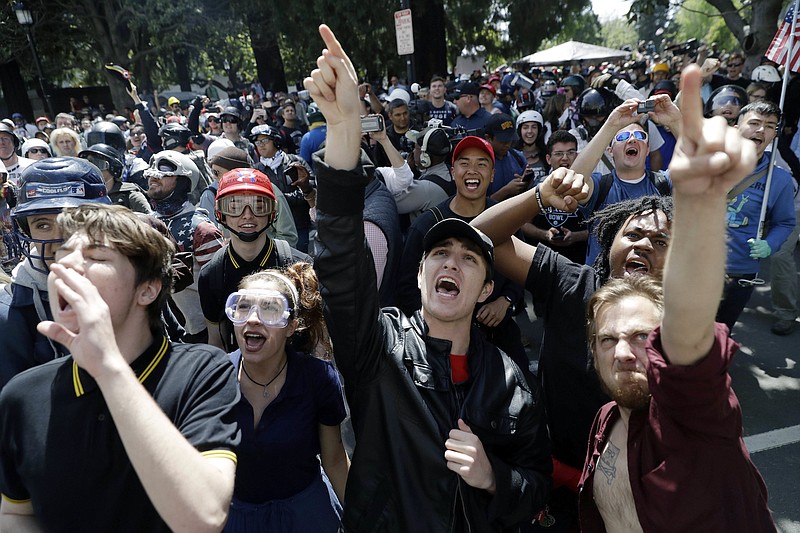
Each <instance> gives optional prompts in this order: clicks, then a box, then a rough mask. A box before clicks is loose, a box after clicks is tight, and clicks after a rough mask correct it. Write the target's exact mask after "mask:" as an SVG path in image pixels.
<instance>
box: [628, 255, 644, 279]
mask: <svg viewBox="0 0 800 533" xmlns="http://www.w3.org/2000/svg"><path fill="white" fill-rule="evenodd" d="M649 272H650V263H649V262H648V261H647V260H646V259H643V258H640V257H633V258H631V259H628V260H627V261H626V262H625V275H626V276H631V275H644V274H647V273H649Z"/></svg>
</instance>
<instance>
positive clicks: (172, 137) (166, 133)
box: [158, 122, 192, 150]
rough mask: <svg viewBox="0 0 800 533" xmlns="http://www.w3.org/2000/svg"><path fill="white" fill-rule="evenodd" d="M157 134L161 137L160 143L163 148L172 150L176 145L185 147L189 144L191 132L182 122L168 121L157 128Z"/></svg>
mask: <svg viewBox="0 0 800 533" xmlns="http://www.w3.org/2000/svg"><path fill="white" fill-rule="evenodd" d="M158 136H159V137H161V144H162V146H163V147H164V150H172V149H173V148H176V147H178V146H180V147H185V146H186V145H187V144H189V140H190V139H191V137H192V132H191V131H189V128H187V127H186V126H184V125H183V124H179V123H177V122H168V123H167V124H164V125H163V126H161V129H159V130H158Z"/></svg>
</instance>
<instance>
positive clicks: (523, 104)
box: [517, 91, 536, 113]
mask: <svg viewBox="0 0 800 533" xmlns="http://www.w3.org/2000/svg"><path fill="white" fill-rule="evenodd" d="M535 106H536V100H535V99H534V97H533V93H532V92H530V91H528V92H526V93H523V92H522V91H520V92H519V93H517V111H519V112H520V113H521V112H523V111H525V110H526V109H533V108H534V107H535Z"/></svg>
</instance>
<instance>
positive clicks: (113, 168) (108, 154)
mask: <svg viewBox="0 0 800 533" xmlns="http://www.w3.org/2000/svg"><path fill="white" fill-rule="evenodd" d="M90 156H94V157H97V158H100V159H102V160H103V161H106V162H107V163H108V171H109V172H110V173H111V175H112V176H113V177H114V179H115V180H118V179H120V178H122V171H123V170H125V156H123V155H122V154H121V153H120V152H119V150H117V149H115V148H114V147H113V146H109V145H107V144H102V143H98V144H93V145H92V146H90V147H89V148H87V149H86V150H81V153H79V154H78V157H80V158H81V159H86V160H89V158H90ZM90 162H91V161H90Z"/></svg>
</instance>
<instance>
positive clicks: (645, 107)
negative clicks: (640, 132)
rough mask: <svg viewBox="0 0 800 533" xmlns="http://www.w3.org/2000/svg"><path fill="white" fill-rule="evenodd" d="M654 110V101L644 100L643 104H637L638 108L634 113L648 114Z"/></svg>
mask: <svg viewBox="0 0 800 533" xmlns="http://www.w3.org/2000/svg"><path fill="white" fill-rule="evenodd" d="M655 109H656V102H655V100H645V101H644V102H639V106H638V107H637V108H636V112H637V113H639V114H641V113H649V112H650V111H655Z"/></svg>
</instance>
